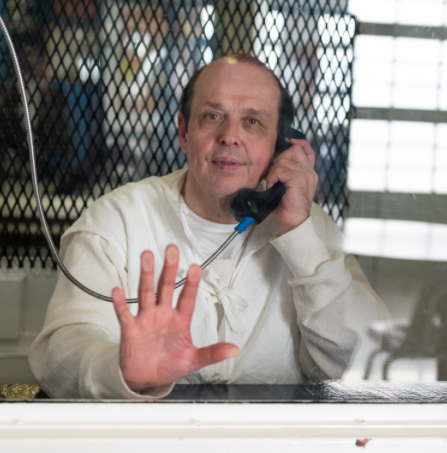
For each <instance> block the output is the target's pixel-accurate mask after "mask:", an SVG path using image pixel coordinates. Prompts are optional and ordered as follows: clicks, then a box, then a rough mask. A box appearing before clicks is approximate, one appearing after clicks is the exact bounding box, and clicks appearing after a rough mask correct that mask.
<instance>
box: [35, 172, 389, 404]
mask: <svg viewBox="0 0 447 453" xmlns="http://www.w3.org/2000/svg"><path fill="white" fill-rule="evenodd" d="M186 172H187V170H179V171H177V172H174V173H172V174H170V175H167V176H165V177H162V178H158V177H151V178H147V179H145V180H143V181H141V182H139V183H132V184H127V185H125V186H123V187H120V188H119V189H116V190H114V191H113V192H111V193H110V194H107V195H105V196H103V197H101V198H100V199H99V200H97V201H96V202H95V203H94V204H93V205H92V206H91V207H90V208H89V209H87V210H86V211H84V212H83V213H82V215H81V217H80V218H79V219H78V220H77V221H76V222H75V224H74V225H72V226H71V227H70V228H69V229H68V230H67V232H66V233H65V234H64V235H63V237H62V240H61V255H62V257H63V260H64V263H65V265H66V266H67V268H68V269H69V270H70V271H71V272H72V273H73V274H74V276H75V277H76V278H77V279H79V280H80V281H81V282H82V283H83V284H84V285H86V286H88V287H90V288H92V289H93V290H95V291H97V292H99V293H102V294H106V295H110V293H111V290H112V288H113V287H115V286H120V287H121V288H123V290H124V292H125V294H126V297H128V298H136V297H137V293H138V283H139V277H140V254H141V252H142V251H143V250H146V249H149V250H151V251H152V252H153V253H154V258H155V276H154V278H155V284H157V282H158V279H159V276H160V273H161V270H162V264H163V259H164V252H165V248H166V246H167V245H168V244H170V243H175V244H177V245H178V247H179V249H180V264H179V271H178V274H177V278H178V279H180V278H183V277H184V276H185V275H186V272H187V269H188V268H189V266H190V265H191V264H192V263H197V264H201V263H202V261H203V259H204V257H203V256H202V253H201V252H200V250H199V249H198V248H197V247H196V246H194V243H195V238H194V234H193V233H192V232H191V229H190V227H189V226H188V221H187V220H186V217H187V215H188V211H189V209H188V207H187V206H186V204H185V203H184V201H183V199H182V197H181V193H180V192H181V189H182V187H183V183H184V181H185V178H186ZM252 229H253V231H252V234H251V235H250V237H249V238H248V241H247V242H246V243H245V246H244V247H243V249H241V254H240V256H239V257H238V256H237V253H236V257H231V255H230V258H233V261H232V260H231V259H230V261H227V260H226V259H224V260H219V261H218V262H217V263H214V265H213V266H211V267H210V268H207V269H205V270H204V271H203V272H202V280H201V282H200V285H199V290H198V294H197V298H196V305H195V310H194V314H193V318H192V323H191V334H192V340H193V343H194V345H195V346H196V347H204V346H208V345H211V344H214V343H217V342H218V341H226V342H230V343H234V344H236V345H237V346H238V347H239V348H240V354H239V355H238V356H237V357H235V358H231V359H228V360H225V361H224V362H221V363H218V364H215V365H210V366H208V367H205V368H202V369H201V370H198V371H196V372H195V373H192V374H191V375H188V376H186V377H185V378H183V379H181V380H179V381H178V383H182V384H185V383H193V384H196V383H209V382H213V383H214V382H225V383H236V384H298V383H302V382H304V380H305V379H328V378H331V379H338V378H341V377H342V375H343V373H344V371H346V369H347V368H348V366H349V364H350V362H351V361H352V360H353V357H354V354H355V351H356V349H357V348H358V344H359V334H361V333H362V332H363V330H364V329H365V328H366V326H367V325H368V324H369V323H370V321H372V320H375V319H377V318H378V317H380V313H381V301H380V299H379V298H378V297H377V296H376V295H375V293H374V291H373V290H372V289H371V287H370V286H369V284H368V282H367V280H366V278H365V276H364V274H363V272H362V271H361V269H360V267H359V265H358V263H357V261H356V260H355V259H354V257H352V256H349V255H348V256H345V255H344V254H343V253H342V252H341V251H340V250H339V248H340V245H339V244H340V241H341V238H342V236H341V233H340V232H339V230H338V228H337V226H336V225H335V224H334V222H332V220H330V218H329V217H328V216H327V214H325V213H324V212H323V211H322V209H321V208H319V207H318V206H317V205H315V204H314V205H313V207H312V211H311V216H310V218H309V219H307V220H306V221H305V222H304V223H303V224H302V225H300V226H299V227H297V228H296V229H294V230H292V231H290V232H288V233H287V234H284V235H282V236H280V237H278V235H277V232H276V230H275V229H274V225H273V222H272V218H271V216H269V217H268V218H267V219H266V220H264V222H263V223H261V224H260V225H258V226H256V227H253V228H252ZM196 236H197V234H196ZM217 245H220V244H217ZM236 258H238V259H237V260H236ZM235 260H236V261H235ZM232 267H233V268H232ZM180 291H181V288H179V289H177V290H176V291H175V293H174V301H173V304H174V305H175V304H176V301H177V298H178V295H179V293H180ZM129 308H130V310H131V311H132V313H133V314H136V312H137V310H138V307H137V304H131V305H129ZM119 341H120V328H119V324H118V320H117V317H116V315H115V312H114V309H113V305H112V304H111V303H108V302H103V301H101V300H98V299H95V298H93V297H91V296H89V295H87V294H85V293H84V292H82V291H81V290H80V289H78V288H77V287H75V286H74V285H72V284H71V283H70V282H69V281H68V280H67V279H66V278H65V276H64V275H63V274H62V273H60V274H59V277H58V282H57V285H56V289H55V292H54V294H53V297H52V299H51V301H50V304H49V306H48V310H47V315H46V319H45V325H44V328H43V330H42V332H41V333H40V334H39V336H38V337H37V338H36V340H35V342H34V343H33V346H32V348H31V351H30V356H29V360H30V365H31V368H32V371H33V373H34V375H35V377H36V379H37V381H38V383H39V385H40V386H41V388H42V389H43V390H44V391H45V392H47V393H48V394H49V395H50V396H51V397H53V398H79V397H80V398H124V399H146V400H150V399H154V398H159V397H162V396H165V395H166V394H168V393H169V392H170V390H171V388H172V386H171V385H165V386H161V387H157V388H154V389H148V390H147V391H143V392H141V394H139V393H135V392H133V391H131V390H130V389H129V387H128V386H127V385H126V383H125V382H124V380H123V377H122V374H121V370H120V368H119Z"/></svg>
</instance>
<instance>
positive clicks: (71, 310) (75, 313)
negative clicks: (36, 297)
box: [29, 232, 174, 400]
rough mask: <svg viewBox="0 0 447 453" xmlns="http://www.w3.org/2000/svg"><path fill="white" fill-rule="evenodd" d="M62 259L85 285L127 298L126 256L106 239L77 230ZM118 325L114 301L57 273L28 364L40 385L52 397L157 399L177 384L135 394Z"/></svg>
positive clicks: (62, 250)
mask: <svg viewBox="0 0 447 453" xmlns="http://www.w3.org/2000/svg"><path fill="white" fill-rule="evenodd" d="M61 257H62V258H63V261H64V264H65V266H66V267H67V268H68V269H69V270H70V272H71V273H72V274H73V275H74V276H75V278H77V279H78V280H79V281H80V282H81V283H82V284H84V285H85V286H87V287H89V288H92V289H93V290H94V291H96V292H98V293H100V294H104V295H110V294H111V291H112V288H114V287H116V286H119V287H121V288H122V289H123V291H124V293H125V294H126V297H129V296H128V284H127V267H126V262H125V259H124V258H123V255H122V254H120V253H119V252H118V251H117V250H116V249H115V247H113V246H112V245H111V244H110V243H109V242H108V241H106V240H105V239H103V238H102V237H100V236H98V235H95V234H93V233H86V232H77V233H72V234H70V235H69V236H68V237H66V238H64V241H63V242H62V249H61ZM119 342H120V326H119V323H118V319H117V317H116V314H115V310H114V308H113V305H112V303H110V302H104V301H101V300H99V299H96V298H94V297H92V296H89V295H88V294H86V293H84V292H83V291H81V290H80V289H79V288H77V287H76V286H75V285H74V284H72V283H71V282H70V281H69V280H68V279H67V278H66V277H65V275H64V274H63V273H62V272H59V275H58V279H57V284H56V288H55V291H54V294H53V297H52V298H51V301H50V303H49V306H48V309H47V314H46V318H45V324H44V328H43V330H42V332H41V333H40V334H39V335H38V337H37V338H36V340H35V341H34V343H33V345H32V347H31V351H30V355H29V361H30V366H31V369H32V371H33V373H34V376H35V377H36V380H37V382H38V383H39V385H40V387H41V388H42V389H43V390H44V391H45V392H46V393H47V394H48V395H49V396H50V397H51V398H85V399H109V398H111V399H138V400H153V399H156V398H161V397H163V396H166V395H167V394H169V393H170V391H171V390H172V388H173V386H174V384H172V385H171V384H169V385H164V386H160V387H155V388H151V389H147V390H145V391H142V392H140V393H136V392H134V391H132V390H131V389H130V388H129V387H128V386H127V384H126V383H125V381H124V379H123V376H122V373H121V369H120V366H119Z"/></svg>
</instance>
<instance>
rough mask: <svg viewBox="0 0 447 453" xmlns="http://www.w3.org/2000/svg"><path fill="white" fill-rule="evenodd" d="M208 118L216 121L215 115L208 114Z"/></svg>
mask: <svg viewBox="0 0 447 453" xmlns="http://www.w3.org/2000/svg"><path fill="white" fill-rule="evenodd" d="M208 118H209V119H210V120H215V119H217V115H216V114H215V113H208Z"/></svg>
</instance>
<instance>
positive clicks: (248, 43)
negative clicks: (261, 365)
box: [0, 0, 447, 402]
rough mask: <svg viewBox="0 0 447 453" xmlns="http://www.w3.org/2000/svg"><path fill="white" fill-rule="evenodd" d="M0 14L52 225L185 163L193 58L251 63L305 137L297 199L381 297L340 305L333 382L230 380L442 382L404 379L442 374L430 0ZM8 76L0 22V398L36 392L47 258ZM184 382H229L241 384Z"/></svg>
mask: <svg viewBox="0 0 447 453" xmlns="http://www.w3.org/2000/svg"><path fill="white" fill-rule="evenodd" d="M422 4H423V7H421V5H422ZM0 14H1V16H2V18H3V20H4V21H5V22H6V23H7V26H8V30H9V31H10V33H11V35H12V38H13V41H14V43H15V45H16V48H17V49H18V50H19V59H20V63H21V66H22V70H23V73H24V78H25V84H26V89H27V94H28V96H29V99H30V113H31V117H32V124H33V128H34V133H35V135H36V147H37V148H38V170H39V172H40V177H41V188H42V193H43V204H44V208H45V210H46V213H47V216H48V219H49V222H50V226H51V231H52V234H53V235H54V237H55V240H56V241H57V242H58V241H59V239H60V236H61V235H62V233H63V232H64V231H65V230H66V229H67V228H68V226H69V225H70V224H72V223H73V221H75V220H76V219H77V218H78V217H79V215H80V213H81V212H82V211H83V210H84V209H86V208H88V206H90V205H91V203H92V202H93V201H94V200H96V199H97V198H98V197H100V196H101V195H103V194H105V193H108V192H110V191H111V190H113V189H114V188H116V187H118V186H121V185H122V184H126V183H128V182H133V181H139V180H141V179H143V178H145V177H147V176H150V175H165V174H168V173H170V172H172V171H175V170H177V169H180V168H185V167H186V166H187V163H186V160H185V157H184V155H183V154H182V153H181V152H179V144H178V139H177V129H176V115H177V112H178V100H179V96H180V92H181V87H182V86H184V84H185V83H186V81H187V80H188V78H189V77H190V76H191V75H192V73H193V72H194V70H195V69H197V68H199V67H201V66H203V65H204V64H207V63H209V62H211V61H212V60H213V59H215V58H218V57H219V56H222V55H226V54H231V53H233V52H241V51H246V52H247V51H248V52H251V53H253V54H254V55H257V56H258V57H259V58H260V59H261V60H262V61H263V62H265V63H267V64H268V65H269V66H270V67H271V68H272V69H273V70H274V71H275V73H276V74H277V75H278V77H279V78H280V80H281V81H282V82H283V83H284V84H285V85H286V86H287V88H288V89H289V91H290V93H291V94H292V97H293V100H294V102H295V105H296V107H297V116H296V120H295V121H296V122H295V126H296V127H298V128H299V129H301V130H302V131H303V132H304V133H305V134H306V137H307V139H308V141H309V143H310V144H311V145H312V147H313V148H314V150H315V152H316V156H317V161H316V171H317V173H318V176H319V178H320V182H319V185H318V188H317V193H316V195H315V202H316V203H318V204H319V205H320V206H321V207H322V208H323V209H324V210H325V211H326V212H327V213H328V214H329V216H330V217H332V219H333V220H334V221H335V222H336V224H337V226H338V228H339V229H340V230H341V232H342V233H343V235H344V238H343V241H342V242H341V244H340V246H341V248H342V249H343V251H344V252H346V253H350V254H353V255H354V256H355V257H356V259H357V260H358V262H359V263H360V265H361V268H362V270H363V272H364V274H365V275H366V277H367V280H368V282H369V283H368V284H369V285H370V286H371V288H372V289H373V290H374V292H375V294H376V295H377V297H378V299H379V300H380V304H382V305H381V308H380V310H379V311H378V312H377V313H375V314H372V313H371V312H368V313H367V310H365V311H364V312H361V313H360V314H359V313H356V311H355V310H352V311H351V312H350V313H348V314H347V316H346V319H347V321H346V322H347V323H348V324H350V328H352V329H353V330H354V331H355V332H356V335H357V339H358V343H357V347H356V348H355V350H353V351H351V353H350V358H349V360H348V361H347V363H346V366H345V368H346V369H345V371H344V373H343V375H342V377H341V379H342V381H343V382H339V381H337V382H331V383H328V385H329V387H324V388H323V387H321V388H320V387H303V388H302V389H301V390H300V391H294V390H291V389H290V388H279V387H278V389H277V390H272V391H269V390H266V389H257V390H256V389H254V390H253V389H251V390H250V391H249V390H248V387H247V393H246V395H248V396H246V398H248V399H250V398H251V399H253V400H260V399H261V400H269V399H271V400H284V399H290V400H303V399H304V400H305V399H308V400H315V399H328V400H330V399H331V398H332V399H333V400H337V398H339V399H340V398H341V396H340V395H343V394H346V393H349V392H351V396H352V401H355V400H356V398H357V397H358V395H360V394H361V392H362V391H361V388H362V387H361V385H365V387H364V392H365V393H364V395H366V396H365V399H366V400H368V399H369V400H371V401H373V400H377V401H379V400H380V398H381V397H382V396H383V395H386V394H387V393H386V392H387V391H388V390H389V388H388V390H387V387H386V384H387V382H389V383H390V384H392V385H396V386H397V387H394V388H393V389H394V390H389V391H390V392H391V393H390V394H389V396H388V397H389V398H390V399H392V398H396V400H399V396H398V395H399V394H402V395H403V394H404V393H405V392H406V393H407V394H410V395H413V399H414V400H417V399H418V398H419V399H421V400H424V398H425V399H426V400H430V401H432V402H435V400H436V394H442V395H444V396H443V397H445V389H444V388H442V389H441V388H438V387H436V389H435V388H434V387H433V388H432V391H431V393H430V391H427V392H428V393H427V392H425V393H424V391H421V390H420V389H419V390H415V388H414V387H405V384H406V383H407V384H408V385H415V384H430V383H432V384H433V383H435V382H437V381H447V350H446V348H447V346H446V345H447V341H446V340H447V338H446V337H447V279H446V271H447V31H446V27H447V0H430V1H424V2H422V0H350V1H349V2H348V1H343V0H328V1H327V2H322V1H320V2H317V1H315V0H299V1H297V0H290V1H289V0H280V1H270V0H256V1H249V0H246V1H244V2H234V1H219V2H205V1H204V2H188V1H174V2H162V1H148V2H129V1H124V2H117V1H112V0H107V1H103V2H97V1H93V0H92V1H89V0H85V1H83V2H79V1H76V0H64V1H62V0H60V1H59V0H46V1H39V2H38V1H35V0H22V1H18V0H17V1H16V0H7V1H6V0H0ZM14 80H15V79H14V75H13V70H12V67H11V64H10V61H9V57H8V51H7V47H6V43H5V40H4V38H3V36H2V35H0V153H1V154H0V184H1V187H2V190H1V193H0V209H1V217H0V398H1V397H2V396H3V397H5V398H25V399H27V398H28V399H29V398H33V397H34V396H35V395H36V394H38V393H37V388H36V386H35V380H34V377H33V375H32V373H31V370H30V368H29V365H28V363H27V354H28V350H29V347H30V345H31V343H32V341H33V340H34V338H35V337H36V335H37V334H38V332H39V331H40V330H41V328H42V326H43V323H44V318H45V311H46V307H47V305H48V302H49V300H50V298H51V295H52V292H53V290H54V286H55V283H56V270H55V265H54V262H53V260H52V259H51V257H50V256H49V254H48V249H47V247H46V245H45V240H44V238H43V236H42V235H41V234H40V229H39V224H38V219H37V217H36V214H35V202H34V200H33V199H32V189H31V185H30V179H29V172H28V170H27V168H28V167H27V160H28V157H27V148H26V143H25V134H24V128H23V125H22V124H21V121H22V115H23V112H22V109H21V107H20V104H19V98H18V94H17V90H16V89H15V81H14ZM78 117H79V118H80V119H79V118H78ZM77 118H78V119H77ZM147 149H151V150H154V149H156V151H152V152H147V151H146V150H147ZM218 245H220V244H216V248H217V246H218ZM11 301H12V302H11ZM291 303H292V302H291ZM360 311H361V310H360ZM343 360H344V361H345V362H346V360H345V359H343ZM343 360H342V362H343ZM315 381H318V379H317V380H315V379H314V380H313V382H312V384H311V385H312V386H314V385H319V384H318V382H315ZM365 381H368V382H365ZM379 381H381V382H379ZM384 381H386V382H384ZM345 382H346V384H349V383H352V385H353V386H351V387H349V386H347V387H346V386H345ZM374 383H376V384H377V387H376V391H374ZM12 384H17V385H15V386H11V385H12ZM23 384H30V385H31V386H23ZM221 384H222V383H221ZM235 384H237V381H236V382H235ZM306 384H308V385H309V383H308V382H306ZM384 386H385V387H384ZM181 389H182V387H180V386H179V388H178V389H176V390H175V392H174V393H173V395H171V397H170V398H171V399H173V398H174V399H175V398H178V399H182V395H181V393H179V392H180V390H181ZM405 389H407V390H405ZM433 389H434V390H433ZM185 392H186V393H185V395H187V397H188V398H191V399H194V398H197V399H202V400H203V399H213V395H214V397H215V398H217V399H220V400H222V399H224V400H225V399H227V400H231V399H234V400H238V399H244V396H243V395H244V393H243V392H244V390H243V389H241V387H237V388H236V387H235V388H234V389H233V390H231V388H230V390H228V388H227V387H225V386H223V387H222V386H221V387H219V386H215V387H212V386H211V387H204V388H203V390H202V391H200V390H197V389H190V390H188V391H186V390H185ZM213 392H214V393H213ZM393 392H394V393H393ZM399 392H400V393H399ZM315 395H317V396H315ZM380 395H382V396H380ZM359 398H360V397H359ZM384 398H386V396H385V397H384Z"/></svg>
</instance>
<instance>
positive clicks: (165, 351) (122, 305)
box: [112, 244, 239, 391]
mask: <svg viewBox="0 0 447 453" xmlns="http://www.w3.org/2000/svg"><path fill="white" fill-rule="evenodd" d="M178 262H179V251H178V248H177V246H175V245H173V244H170V245H168V247H167V248H166V254H165V262H164V267H163V271H162V274H161V276H160V280H159V282H158V288H157V298H156V297H155V293H154V257H153V254H152V252H150V251H145V252H143V253H142V255H141V276H140V285H139V290H138V305H139V310H138V315H137V316H133V315H132V314H131V312H130V311H129V309H128V307H127V305H126V298H125V295H124V293H123V291H122V289H121V288H114V289H113V291H112V299H113V305H114V307H115V311H116V314H117V316H118V321H119V324H120V326H121V344H120V367H121V371H122V374H123V377H124V380H125V381H126V383H127V385H128V386H129V387H130V388H131V389H132V390H135V391H139V390H142V389H146V388H150V387H156V386H159V385H163V384H170V383H172V382H175V381H176V380H178V379H181V378H182V377H184V376H187V375H188V374H190V373H193V372H194V371H196V370H198V369H200V368H203V367H205V366H208V365H211V364H213V363H216V362H220V361H221V360H225V359H227V358H230V357H234V356H236V355H237V354H238V352H239V349H238V348H237V346H235V345H233V344H230V343H218V344H214V345H211V346H208V347H205V348H196V347H195V346H193V344H192V339H191V330H190V328H191V319H192V314H193V311H194V305H195V299H196V295H197V289H198V286H199V282H200V277H201V269H200V267H199V266H198V265H196V264H194V265H192V266H191V267H190V268H189V270H188V274H187V277H186V282H185V286H184V288H183V290H182V292H181V293H180V296H179V298H178V302H177V306H176V308H172V297H173V294H174V285H175V277H176V275H177V267H178Z"/></svg>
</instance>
